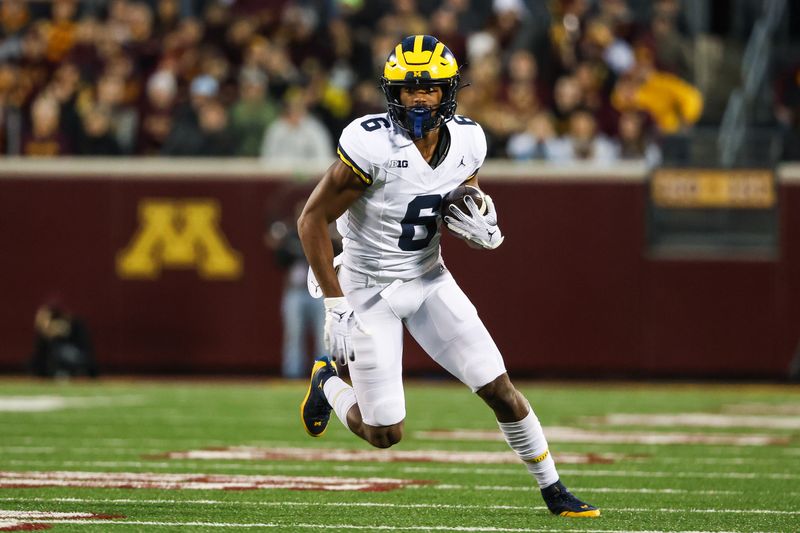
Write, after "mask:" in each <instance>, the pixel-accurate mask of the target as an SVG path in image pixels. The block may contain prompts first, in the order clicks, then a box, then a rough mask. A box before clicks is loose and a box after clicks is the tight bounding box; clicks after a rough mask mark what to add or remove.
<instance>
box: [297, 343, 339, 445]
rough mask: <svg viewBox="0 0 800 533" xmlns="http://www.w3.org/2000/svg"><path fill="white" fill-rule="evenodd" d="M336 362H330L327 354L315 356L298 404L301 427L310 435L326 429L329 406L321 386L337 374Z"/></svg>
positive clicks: (329, 414)
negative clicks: (303, 394) (304, 392)
mask: <svg viewBox="0 0 800 533" xmlns="http://www.w3.org/2000/svg"><path fill="white" fill-rule="evenodd" d="M338 375H339V374H338V372H336V363H334V362H332V361H331V360H330V359H329V358H328V357H327V356H324V355H323V356H322V357H319V358H317V360H316V361H315V362H314V366H313V368H312V369H311V380H310V382H309V384H308V392H306V397H305V398H303V402H302V403H301V404H300V418H301V419H302V420H303V427H304V428H306V433H308V434H309V435H311V436H312V437H321V436H322V434H323V433H325V430H326V429H328V420H330V418H331V406H330V404H329V403H328V400H327V398H325V392H324V391H323V390H322V388H323V387H324V386H325V382H326V381H328V379H330V378H332V377H333V376H338Z"/></svg>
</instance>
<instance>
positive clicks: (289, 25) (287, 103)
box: [0, 0, 800, 164]
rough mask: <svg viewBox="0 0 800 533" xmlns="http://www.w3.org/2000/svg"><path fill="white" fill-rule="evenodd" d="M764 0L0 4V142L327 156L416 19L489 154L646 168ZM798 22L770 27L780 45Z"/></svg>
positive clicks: (374, 103)
mask: <svg viewBox="0 0 800 533" xmlns="http://www.w3.org/2000/svg"><path fill="white" fill-rule="evenodd" d="M733 4H737V5H736V6H733ZM763 4H764V2H763V1H759V0H727V1H725V0H699V1H697V2H681V1H680V0H652V1H650V0H595V1H591V0H438V1H425V2H423V1H416V0H393V1H388V0H387V1H384V0H108V1H106V0H80V1H79V0H49V1H26V0H2V8H1V9H0V152H1V153H3V154H6V155H24V156H59V155H87V156H109V155H150V156H152V155H163V156H217V157H219V156H246V157H261V158H264V159H266V160H277V159H302V160H304V161H308V160H315V159H318V160H329V159H330V158H332V157H333V154H334V149H335V143H336V140H337V138H338V135H339V133H340V131H341V129H342V128H343V127H344V125H346V124H347V123H348V122H349V121H350V120H352V119H353V118H355V117H357V116H360V115H362V114H365V113H374V112H382V111H384V110H385V102H384V99H383V95H382V94H381V93H380V91H379V89H378V87H377V78H378V76H379V75H380V73H381V71H382V68H383V64H384V62H385V60H386V57H387V55H388V53H389V52H390V51H391V50H392V48H393V47H394V46H395V44H396V43H397V42H398V41H399V40H400V39H401V38H402V37H403V36H405V35H409V34H417V33H428V34H432V35H434V36H437V37H438V38H439V39H440V40H442V41H443V42H445V43H446V44H447V46H448V47H449V48H450V49H451V50H452V51H453V52H454V54H455V55H456V57H457V59H458V61H459V63H460V64H461V65H462V74H463V76H462V80H463V81H464V83H469V84H470V85H469V86H468V87H466V88H464V89H463V90H462V91H461V92H460V94H459V107H458V112H459V113H461V114H464V115H468V116H470V117H471V118H473V119H475V120H477V121H478V122H480V123H481V124H482V125H483V126H484V129H485V130H486V133H487V137H488V139H489V156H490V157H497V158H513V159H517V160H531V159H540V160H549V161H573V160H591V161H595V162H612V161H617V160H620V159H640V158H644V159H646V160H648V161H649V162H650V163H652V164H656V163H658V162H659V161H661V160H662V158H663V156H664V153H663V152H664V150H670V147H671V146H681V144H680V143H677V144H675V143H673V144H671V141H673V140H675V139H678V140H683V141H684V144H685V142H686V139H687V138H689V137H687V135H688V133H689V132H691V131H692V130H693V128H695V127H698V126H702V125H704V124H707V125H715V126H718V125H719V124H720V122H721V121H722V118H723V113H724V111H725V106H726V103H727V100H728V97H729V93H730V87H731V86H733V87H735V86H737V82H738V79H734V80H733V83H731V78H738V76H739V73H738V69H739V67H740V60H741V57H742V56H743V55H744V45H745V43H746V42H747V39H748V38H749V36H750V33H751V32H752V31H753V21H754V20H755V19H756V18H757V16H758V14H759V13H760V12H761V10H762V8H763ZM790 4H792V3H790ZM733 7H736V9H733ZM797 18H798V14H797V6H792V5H790V6H789V7H788V8H787V11H786V13H785V16H783V17H781V20H780V21H779V23H776V24H777V30H776V32H775V33H774V34H773V35H770V37H771V38H772V40H775V41H776V42H785V43H786V45H787V46H789V47H790V46H791V45H792V44H793V43H792V38H791V35H792V34H794V35H797V34H798V32H797V31H794V32H793V28H794V26H797V20H796V19H797ZM796 29H797V28H794V30H796ZM789 49H790V48H789ZM777 55H778V58H777V61H775V64H774V65H771V66H770V68H769V70H768V71H767V73H766V77H767V78H768V79H766V80H765V82H764V86H765V87H766V88H767V90H766V93H767V96H766V97H765V98H766V100H764V103H763V105H761V106H760V107H759V109H760V111H757V112H756V116H755V121H756V122H760V123H763V124H765V125H767V126H769V127H770V128H772V129H773V130H776V131H780V132H781V135H782V138H783V139H785V140H786V139H788V141H787V142H784V143H783V144H782V151H783V153H782V157H783V158H793V157H797V155H798V154H796V153H794V152H796V151H797V150H796V149H795V150H793V149H792V146H797V145H798V144H800V143H797V142H795V143H792V142H791V139H793V138H796V136H797V132H798V131H800V67H799V66H798V65H800V57H797V56H793V55H792V54H788V56H787V55H786V54H777ZM792 136H795V137H792ZM678 152H680V150H678Z"/></svg>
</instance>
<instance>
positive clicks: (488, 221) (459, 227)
mask: <svg viewBox="0 0 800 533" xmlns="http://www.w3.org/2000/svg"><path fill="white" fill-rule="evenodd" d="M483 201H484V202H486V214H485V215H481V214H480V212H479V211H478V206H477V205H476V204H475V200H473V199H472V197H471V196H467V197H466V198H464V203H465V204H467V209H469V212H470V215H471V216H470V215H468V214H466V213H464V212H463V211H461V209H459V208H458V207H456V206H454V205H450V213H451V214H452V216H448V215H445V216H444V221H445V223H446V224H447V227H448V228H449V229H450V231H452V232H453V233H455V234H457V235H460V236H461V237H463V238H464V239H466V240H467V241H468V242H474V243H475V244H477V245H479V246H480V247H481V248H485V249H487V250H494V249H495V248H497V247H498V246H500V245H501V244H502V243H503V239H505V237H503V234H502V233H501V232H500V228H499V227H498V225H497V211H495V209H494V202H492V198H491V197H490V196H489V195H488V194H487V195H485V196H484V197H483Z"/></svg>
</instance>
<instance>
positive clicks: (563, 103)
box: [553, 76, 584, 135]
mask: <svg viewBox="0 0 800 533" xmlns="http://www.w3.org/2000/svg"><path fill="white" fill-rule="evenodd" d="M583 105H584V101H583V92H582V91H581V86H580V84H579V83H578V79H577V78H576V77H575V76H562V77H560V78H559V79H558V80H557V81H556V87H555V92H554V93H553V118H554V119H555V127H556V133H558V134H559V135H564V134H565V133H567V131H568V130H569V121H570V117H571V116H572V113H574V112H575V111H576V110H578V109H580V108H582V107H583Z"/></svg>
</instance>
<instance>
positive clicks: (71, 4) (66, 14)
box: [41, 0, 78, 64]
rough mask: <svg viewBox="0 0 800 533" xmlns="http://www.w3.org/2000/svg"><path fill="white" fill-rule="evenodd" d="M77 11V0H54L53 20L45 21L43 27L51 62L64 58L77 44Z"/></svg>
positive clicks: (47, 53)
mask: <svg viewBox="0 0 800 533" xmlns="http://www.w3.org/2000/svg"><path fill="white" fill-rule="evenodd" d="M77 12H78V2H77V0H53V3H52V20H48V21H45V22H44V23H43V24H42V27H41V31H42V32H43V34H44V38H45V42H46V52H45V55H46V57H47V60H48V61H49V62H50V63H53V64H55V63H58V62H59V61H61V60H62V59H64V58H65V57H66V55H67V54H68V53H69V51H70V50H71V49H72V46H73V45H74V44H75V35H76V31H77V28H78V25H77V23H76V22H75V20H74V19H75V16H76V14H77Z"/></svg>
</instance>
